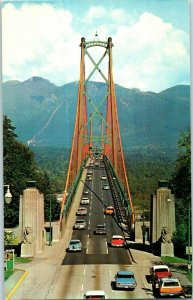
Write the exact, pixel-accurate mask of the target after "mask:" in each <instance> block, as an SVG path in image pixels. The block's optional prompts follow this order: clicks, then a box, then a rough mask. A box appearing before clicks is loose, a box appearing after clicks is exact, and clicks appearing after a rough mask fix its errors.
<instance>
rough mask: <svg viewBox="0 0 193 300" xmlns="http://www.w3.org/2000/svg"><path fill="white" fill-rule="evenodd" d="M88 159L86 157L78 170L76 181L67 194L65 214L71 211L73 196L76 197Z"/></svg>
mask: <svg viewBox="0 0 193 300" xmlns="http://www.w3.org/2000/svg"><path fill="white" fill-rule="evenodd" d="M87 160H88V158H86V159H85V160H84V161H83V163H82V165H81V167H80V169H79V171H78V174H77V175H76V178H75V180H74V182H73V185H72V186H71V187H70V190H69V192H68V195H67V197H66V203H65V204H64V211H63V216H66V215H67V213H68V211H69V208H70V206H71V204H72V200H73V198H74V195H75V192H76V189H77V186H78V184H79V181H80V179H81V176H82V172H83V169H84V167H85V165H86V163H87Z"/></svg>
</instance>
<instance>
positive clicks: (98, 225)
mask: <svg viewBox="0 0 193 300" xmlns="http://www.w3.org/2000/svg"><path fill="white" fill-rule="evenodd" d="M105 226H106V225H105V224H97V226H96V227H105Z"/></svg>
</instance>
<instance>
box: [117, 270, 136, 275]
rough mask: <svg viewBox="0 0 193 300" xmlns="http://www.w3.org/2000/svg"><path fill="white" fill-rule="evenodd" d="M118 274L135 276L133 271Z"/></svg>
mask: <svg viewBox="0 0 193 300" xmlns="http://www.w3.org/2000/svg"><path fill="white" fill-rule="evenodd" d="M117 274H119V275H134V273H133V272H132V271H118V272H117Z"/></svg>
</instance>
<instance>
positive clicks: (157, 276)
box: [149, 265, 172, 289]
mask: <svg viewBox="0 0 193 300" xmlns="http://www.w3.org/2000/svg"><path fill="white" fill-rule="evenodd" d="M170 277H172V273H171V271H170V269H169V267H168V266H167V265H155V266H152V267H151V268H150V279H149V282H150V283H152V288H153V289H155V288H158V283H159V281H160V280H161V279H162V278H170Z"/></svg>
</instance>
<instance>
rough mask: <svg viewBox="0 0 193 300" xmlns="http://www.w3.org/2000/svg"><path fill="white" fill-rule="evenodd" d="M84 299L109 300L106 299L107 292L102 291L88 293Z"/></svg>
mask: <svg viewBox="0 0 193 300" xmlns="http://www.w3.org/2000/svg"><path fill="white" fill-rule="evenodd" d="M84 299H87V300H88V299H89V300H91V299H93V300H94V299H97V300H99V299H102V300H103V299H107V298H106V294H105V292H104V291H102V290H96V291H87V292H86V293H85V294H84Z"/></svg>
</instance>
